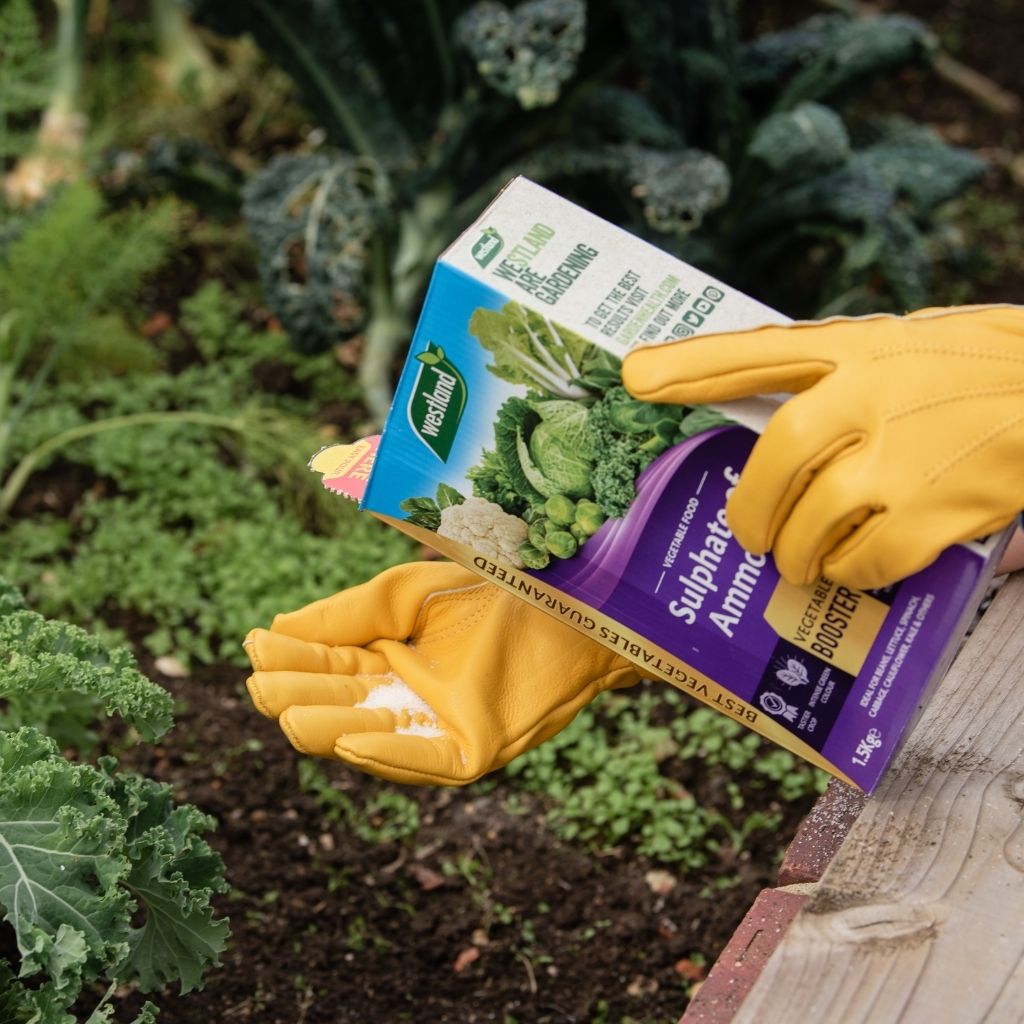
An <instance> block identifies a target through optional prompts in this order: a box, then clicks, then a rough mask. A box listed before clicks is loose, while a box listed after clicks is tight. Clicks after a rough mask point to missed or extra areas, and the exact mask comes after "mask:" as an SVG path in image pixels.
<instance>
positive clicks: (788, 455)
mask: <svg viewBox="0 0 1024 1024" xmlns="http://www.w3.org/2000/svg"><path fill="white" fill-rule="evenodd" d="M827 391H828V389H826V388H821V389H816V390H815V391H813V392H810V393H808V394H806V395H798V396H797V397H796V398H791V399H790V400H789V401H788V402H786V403H785V404H784V405H783V406H782V407H781V408H780V409H779V410H778V411H777V412H776V413H775V415H774V416H772V418H771V419H770V420H769V421H768V426H767V427H766V428H765V431H764V433H763V434H762V435H761V437H760V438H758V440H757V443H756V444H755V445H754V449H753V451H752V452H751V453H750V458H749V459H748V460H747V464H746V465H745V466H744V467H743V469H742V471H741V472H740V479H739V483H738V484H737V485H736V490H735V491H734V492H733V494H732V495H731V497H730V499H729V504H728V509H727V511H728V522H729V527H730V529H731V530H732V531H733V533H734V534H735V535H736V539H737V540H738V541H739V542H740V544H742V545H743V547H744V548H746V549H747V550H748V551H751V552H753V553H755V554H764V552H766V551H768V550H769V549H770V548H771V547H772V546H773V545H774V544H775V539H776V537H777V535H778V532H779V530H780V529H781V527H782V524H783V523H784V522H785V521H786V519H787V517H788V516H789V514H790V512H791V511H792V509H793V507H794V506H795V505H796V503H797V502H798V501H799V500H800V497H801V495H803V493H804V491H806V490H807V488H808V486H809V485H810V483H811V481H812V480H813V479H814V478H815V476H816V474H818V473H819V472H821V471H822V470H823V469H824V468H825V467H826V466H828V465H830V464H832V463H835V462H837V461H839V460H841V459H844V458H848V457H849V456H850V455H851V454H853V453H854V452H855V451H857V450H858V449H859V448H860V447H861V446H862V445H863V443H864V440H865V435H864V432H863V427H862V425H861V424H859V423H858V421H857V415H856V411H855V410H854V409H853V408H852V407H851V406H852V403H845V404H837V403H836V402H835V400H834V396H831V395H829V394H827V393H826V392H827Z"/></svg>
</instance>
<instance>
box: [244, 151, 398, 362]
mask: <svg viewBox="0 0 1024 1024" xmlns="http://www.w3.org/2000/svg"><path fill="white" fill-rule="evenodd" d="M389 198H390V186H389V183H388V180H387V178H386V176H385V175H384V173H383V171H382V170H381V169H380V167H379V166H378V165H377V164H375V163H374V162H373V161H370V160H366V159H361V158H358V157H354V156H351V155H350V154H345V153H338V154H334V155H328V154H326V153H314V154H309V155H299V154H284V155H281V156H278V157H276V158H275V159H274V160H272V161H271V162H270V163H269V164H268V165H267V166H266V167H265V168H263V170H261V171H260V172H259V173H257V174H256V175H255V176H254V177H253V178H252V179H251V180H250V181H249V182H248V184H247V185H246V187H245V190H244V204H243V210H244V212H245V216H246V220H247V221H248V224H249V230H250V231H251V233H252V236H253V238H254V239H255V241H256V246H257V249H258V250H259V263H260V278H261V280H262V282H263V288H264V293H265V295H266V297H267V302H268V303H269V304H270V307H271V309H273V311H274V312H275V313H276V314H277V316H278V317H280V319H281V322H282V323H283V324H284V326H285V328H286V329H287V331H288V333H289V334H290V335H291V337H292V340H293V342H294V343H295V345H296V346H297V347H298V348H299V349H300V350H301V351H304V352H313V351H317V350H319V349H323V348H326V347H328V346H329V345H330V344H331V343H332V342H334V341H337V340H340V339H341V338H344V337H347V336H349V335H351V334H353V333H355V331H356V330H358V329H359V328H360V327H361V326H362V324H363V322H364V320H365V317H366V306H365V296H364V279H365V272H366V265H367V261H368V260H369V253H370V244H371V239H373V237H374V236H375V234H376V233H378V232H379V231H381V230H383V229H384V227H385V225H386V222H387V208H388V207H387V204H388V202H389Z"/></svg>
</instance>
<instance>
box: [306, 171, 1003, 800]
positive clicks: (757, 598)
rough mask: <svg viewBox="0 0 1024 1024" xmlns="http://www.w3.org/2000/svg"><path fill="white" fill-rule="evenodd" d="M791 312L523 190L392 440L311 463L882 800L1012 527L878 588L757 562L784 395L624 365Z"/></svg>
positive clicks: (477, 237)
mask: <svg viewBox="0 0 1024 1024" xmlns="http://www.w3.org/2000/svg"><path fill="white" fill-rule="evenodd" d="M787 322H788V321H787V320H786V318H785V317H783V316H782V315H781V314H779V313H777V312H775V311H773V310H771V309H769V308H768V307H766V306H764V305H762V304H761V303H758V302H756V301H754V300H752V299H750V298H748V297H747V296H744V295H742V294H741V293H739V292H736V291H735V290H734V289H730V288H729V287H728V286H727V285H725V284H723V283H722V282H720V281H716V280H715V279H713V278H711V277H710V276H708V275H707V274H705V273H703V272H702V271H699V270H697V269H695V268H693V267H690V266H688V265H686V264H684V263H682V262H680V261H679V260H677V259H675V258H673V257H671V256H669V255H668V254H666V253H664V252H662V251H660V250H658V249H656V248H654V247H653V246H651V245H649V244H648V243H646V242H643V241H641V240H639V239H637V238H635V237H633V236H632V235H629V234H628V233H626V232H624V231H622V230H621V229H618V228H615V227H613V226H611V225H609V224H607V223H606V222H604V221H602V220H600V219H599V218H597V217H595V216H593V215H592V214H589V213H587V212H586V211H584V210H582V209H580V208H579V207H577V206H574V205H573V204H572V203H569V202H567V201H566V200H564V199H561V198H560V197H558V196H556V195H554V194H553V193H551V192H549V191H547V190H545V189H543V188H541V187H539V186H537V185H535V184H533V183H532V182H529V181H527V180H525V179H522V178H519V179H516V180H515V181H513V182H512V183H511V184H510V185H509V186H508V187H507V188H506V189H505V190H504V191H503V192H502V193H501V195H500V196H499V197H498V198H497V199H496V200H495V202H494V203H492V205H491V206H490V207H489V208H488V209H487V210H486V211H485V212H484V214H483V215H482V216H481V217H480V218H479V220H478V221H477V222H476V223H475V224H474V225H473V226H472V227H471V228H470V229H469V230H467V231H466V232H465V234H463V236H462V237H461V238H459V239H458V240H457V241H456V242H455V243H454V244H453V245H452V246H451V247H450V248H449V249H448V251H447V252H446V253H445V254H444V255H443V256H442V257H441V259H440V260H439V261H438V264H437V266H436V268H435V271H434V275H433V278H432V281H431V285H430V289H429V292H428V295H427V298H426V301H425V304H424V308H423V311H422V314H421V317H420V321H419V324H418V327H417V330H416V334H415V337H414V339H413V342H412V345H411V347H410V353H409V358H408V361H407V363H406V366H405V369H404V372H403V374H402V378H401V380H400V382H399V386H398V389H397V392H396V396H395V401H394V404H393V407H392V410H391V413H390V415H389V417H388V420H387V423H386V425H385V429H384V432H383V435H382V437H381V438H380V439H377V438H373V439H366V440H365V441H361V442H358V443H357V444H356V445H338V446H333V447H332V448H329V449H325V450H323V451H322V452H320V453H318V454H317V456H315V457H314V459H313V460H312V462H311V465H312V466H313V468H314V469H316V470H318V471H319V472H321V473H323V475H324V482H325V485H326V486H328V487H330V488H332V489H334V490H338V491H339V492H341V493H343V494H346V495H348V496H349V497H353V498H356V499H357V500H359V501H360V503H361V507H362V508H364V509H366V510H368V511H370V512H373V513H375V514H377V515H379V516H381V517H384V518H386V519H387V520H389V521H391V522H393V523H394V524H395V525H396V526H398V527H399V528H400V529H403V530H405V531H406V532H409V533H411V534H412V535H413V536H416V537H417V538H419V539H420V540H423V541H424V542H425V543H429V544H430V545H431V546H433V547H434V548H436V549H437V550H439V551H441V552H442V553H443V554H445V555H447V556H449V557H451V558H452V559H454V560H455V561H458V562H460V563H462V564H463V565H466V566H468V567H470V568H472V569H475V570H476V571H477V572H478V573H480V574H481V575H482V576H483V577H485V578H486V579H488V580H491V581H493V582H494V583H496V584H498V585H499V586H501V587H503V588H505V589H506V590H508V591H510V592H512V593H514V594H516V595H518V596H519V597H521V598H522V599H523V600H525V601H528V602H531V603H532V604H534V605H535V606H536V607H539V608H542V609H544V610H545V611H547V612H549V613H550V614H552V615H555V616H558V617H559V618H561V619H562V620H564V621H565V622H568V623H570V624H571V625H573V626H574V627H575V628H577V629H578V630H580V631H581V632H584V633H586V634H587V635H589V636H591V637H593V639H594V640H595V641H597V642H598V643H601V644H603V645H605V646H606V647H609V648H611V649H613V650H615V651H617V652H618V653H620V654H623V655H625V656H626V657H628V658H629V659H631V660H632V661H634V662H635V663H636V664H637V665H638V666H640V668H641V669H642V670H643V671H644V672H646V673H647V674H648V675H650V676H652V677H654V678H661V679H664V680H667V681H668V682H670V683H672V684H673V685H675V686H677V687H678V688H680V689H681V690H683V691H684V692H687V693H690V694H692V695H693V696H694V697H696V698H698V699H699V700H702V701H704V702H705V703H707V704H709V705H711V706H712V707H716V708H718V709H719V710H720V711H722V712H723V713H725V714H727V715H730V716H731V717H733V718H735V719H737V720H738V721H740V722H742V723H743V724H745V725H747V726H749V727H750V728H752V729H754V730H756V731H757V732H759V733H761V734H762V735H765V736H767V737H769V738H770V739H773V740H775V741H776V742H778V743H780V744H781V745H782V746H784V747H786V748H788V749H790V750H792V751H794V752H795V753H797V754H799V755H801V756H803V757H805V758H806V759H807V760H809V761H811V762H812V763H814V764H817V765H819V766H821V767H823V768H825V769H826V770H827V771H829V772H831V773H832V774H834V775H837V776H839V777H840V778H843V779H846V780H847V781H849V782H852V783H853V784H855V785H858V786H860V787H862V788H864V789H866V790H871V789H872V788H873V787H874V785H875V784H876V783H877V781H878V779H879V777H880V775H881V773H882V771H883V769H884V767H885V765H886V764H887V763H888V762H889V761H890V760H891V758H892V755H893V753H894V752H895V750H896V749H897V746H898V744H899V742H900V740H901V738H902V737H903V736H904V735H905V733H906V731H907V729H908V727H909V725H910V724H911V722H912V721H913V719H914V717H915V714H916V712H917V711H918V710H919V708H920V707H921V705H922V703H923V702H924V700H925V699H926V697H927V695H928V692H929V690H930V688H931V686H932V685H933V683H934V682H935V681H936V680H937V679H938V678H939V677H940V676H941V674H942V673H943V672H944V670H945V668H946V666H947V665H948V662H949V660H950V658H951V657H952V655H953V653H954V652H955V650H956V646H957V643H958V641H959V639H960V638H961V637H962V635H963V633H964V630H965V629H966V627H967V624H968V623H969V622H970V620H971V617H972V615H973V613H974V610H975V609H976V607H977V605H978V603H979V601H980V600H981V598H982V596H983V594H984V591H985V588H986V586H987V583H988V580H989V579H990V577H991V574H992V571H993V568H994V566H995V563H996V559H997V556H998V553H999V551H1000V550H1001V546H1002V544H1003V542H1004V540H1005V537H1004V535H998V536H993V537H990V538H988V539H986V540H985V541H983V542H978V543H972V544H963V545H957V546H955V547H952V548H949V549H948V550H946V551H945V552H944V553H943V554H942V555H941V556H940V557H939V558H938V560H937V561H936V562H934V563H933V564H932V565H931V566H929V567H928V568H926V569H924V570H923V571H921V572H919V573H917V574H916V575H914V576H912V577H910V578H908V579H906V580H903V581H901V582H899V583H897V584H895V585H893V586H889V587H885V588H883V589H879V590H872V591H862V590H855V589H852V588H848V587H844V586H840V585H838V584H837V583H836V582H835V581H833V580H830V579H828V578H826V577H824V576H822V577H820V578H818V579H817V580H815V581H814V582H812V583H810V584H809V585H807V586H802V587H800V586H794V585H791V584H789V583H787V582H786V581H785V580H783V579H782V578H781V577H780V575H779V573H778V571H777V569H776V567H775V565H774V563H773V561H772V558H771V556H770V555H755V554H751V553H748V552H746V551H745V550H744V549H743V548H742V547H741V546H740V545H739V543H738V542H737V541H736V540H735V538H734V537H733V535H732V532H731V531H730V529H729V526H728V522H727V520H726V515H725V505H726V501H727V499H728V497H729V495H730V493H731V491H732V489H733V488H734V487H735V486H736V483H737V481H738V479H739V474H740V471H741V470H742V469H743V466H744V463H745V461H746V459H747V456H748V455H749V453H750V450H751V448H752V447H753V444H754V441H755V440H756V439H757V432H758V431H759V430H761V429H763V426H764V424H765V423H766V422H767V418H768V416H769V415H770V413H771V412H772V411H774V409H775V408H776V403H774V402H772V401H771V400H769V399H757V400H747V401H744V402H735V403H729V404H728V405H723V406H719V407H715V408H712V407H710V406H706V407H687V406H680V405H659V404H652V403H649V402H644V401H639V400H637V399H634V398H632V397H630V395H629V394H628V393H627V392H626V390H625V389H624V387H623V386H622V378H621V361H622V357H623V356H624V355H625V354H626V353H627V352H628V351H629V350H630V349H631V348H633V347H635V346H636V345H640V344H645V343H647V344H656V343H658V342H662V341H667V340H670V339H677V338H683V337H688V336H691V335H696V334H703V333H712V332H724V331H735V330H741V329H744V328H750V327H754V326H759V325H762V324H770V323H775V324H784V323H787ZM378 445H379V447H378ZM421 724H422V723H421Z"/></svg>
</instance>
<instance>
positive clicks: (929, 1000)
mask: <svg viewBox="0 0 1024 1024" xmlns="http://www.w3.org/2000/svg"><path fill="white" fill-rule="evenodd" d="M794 1020H805V1021H814V1024H831V1022H835V1024H858V1022H861V1024H886V1022H899V1024H917V1022H920V1024H936V1022H938V1021H941V1022H945V1021H950V1022H952V1021H956V1022H957V1024H972V1022H979V1024H980V1022H983V1021H984V1022H986V1024H999V1022H1003V1021H1006V1022H1011V1021H1012V1022H1014V1024H1016V1022H1020V1021H1021V1020H1024V575H1018V576H1015V577H1013V578H1011V579H1010V580H1009V581H1008V582H1007V583H1006V584H1005V586H1004V587H1003V588H1002V590H1001V591H1000V592H999V594H998V595H997V596H996V598H995V600H994V601H993V603H992V606H991V608H989V610H988V611H987V612H986V614H985V615H984V617H983V618H982V620H981V622H980V624H979V626H978V628H977V630H976V631H975V632H974V634H973V635H972V636H971V637H970V638H969V640H968V641H967V643H966V644H965V645H964V648H963V649H962V650H961V652H960V654H959V656H958V657H957V659H956V661H955V662H954V664H953V666H952V668H951V669H950V671H949V672H948V674H947V675H946V677H945V678H944V679H943V680H942V681H941V683H940V684H939V686H938V688H937V690H936V693H935V696H934V697H933V698H932V700H931V702H930V703H929V705H928V707H927V708H926V710H925V712H924V714H923V715H922V717H921V720H920V721H919V723H918V725H917V727H916V728H915V730H914V731H913V733H912V734H911V736H910V738H909V740H908V741H907V744H906V746H905V747H904V749H903V751H902V752H901V753H900V754H899V755H898V756H897V758H896V760H895V762H894V763H893V765H892V766H891V767H890V769H889V771H888V772H887V773H886V776H885V778H884V779H883V780H882V782H881V783H880V785H879V787H878V789H877V790H876V791H875V793H874V795H873V796H872V797H871V798H870V799H869V800H868V801H867V803H866V805H865V808H864V810H863V812H862V813H861V814H860V816H859V818H858V819H857V821H856V822H855V823H854V825H853V827H852V829H851V830H850V833H849V835H848V836H847V838H846V841H845V842H844V844H843V845H842V847H841V848H840V850H839V852H838V854H837V855H836V856H835V858H834V859H833V861H832V862H831V864H830V865H829V867H828V869H827V870H826V871H825V874H824V875H823V877H822V879H821V881H820V882H819V883H818V885H817V886H816V888H815V890H814V892H813V893H812V894H811V895H810V896H809V897H808V899H807V901H806V903H805V904H804V905H803V908H802V909H801V910H800V912H799V914H798V915H797V916H796V918H795V919H794V921H793V923H792V924H791V925H790V926H789V928H788V929H787V930H786V933H785V936H784V938H783V939H782V942H781V944H780V945H779V946H778V948H777V949H776V950H775V952H774V954H773V955H772V956H771V958H770V960H769V961H768V963H767V964H766V966H765V967H764V970H763V971H762V972H761V973H760V976H759V978H758V980H757V982H756V983H755V985H754V987H753V989H752V991H751V992H750V994H749V996H748V997H747V999H746V1000H744V1002H743V1005H742V1006H741V1007H740V1009H739V1012H738V1013H737V1014H736V1016H735V1018H734V1022H735V1024H791V1022H792V1021H794Z"/></svg>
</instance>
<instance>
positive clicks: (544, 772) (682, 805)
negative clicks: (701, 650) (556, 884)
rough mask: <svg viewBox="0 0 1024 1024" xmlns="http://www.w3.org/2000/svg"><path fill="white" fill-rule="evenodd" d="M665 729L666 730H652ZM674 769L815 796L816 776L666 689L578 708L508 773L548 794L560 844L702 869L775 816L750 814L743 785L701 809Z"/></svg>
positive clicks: (730, 784) (786, 795) (785, 794)
mask: <svg viewBox="0 0 1024 1024" xmlns="http://www.w3.org/2000/svg"><path fill="white" fill-rule="evenodd" d="M662 721H667V722H668V724H659V723H660V722H662ZM680 761H699V762H700V766H701V770H705V769H714V768H717V769H725V770H727V772H728V774H729V775H730V776H732V775H734V776H735V777H737V778H740V777H742V778H743V779H744V780H745V784H746V785H748V786H751V785H752V786H755V787H758V788H764V787H768V786H771V787H773V788H774V787H777V788H778V792H779V798H780V799H782V800H798V799H802V798H804V797H806V796H809V795H810V794H812V793H815V792H819V791H820V790H821V789H822V788H823V786H824V782H825V776H824V774H823V773H821V772H818V771H816V770H815V769H812V768H811V767H810V766H808V765H805V764H803V763H802V762H800V761H798V760H797V759H796V758H795V757H793V755H791V754H789V753H788V752H786V751H779V750H775V749H774V748H770V747H769V746H768V745H767V744H766V743H765V742H764V741H763V740H761V739H760V738H759V737H758V736H756V735H754V734H753V733H750V732H749V731H748V730H746V729H744V728H743V727H742V726H741V725H739V724H738V723H736V722H734V721H732V720H731V719H728V718H726V717H725V716H724V715H721V714H719V713H718V712H715V711H713V710H711V709H709V708H704V707H693V706H692V705H691V704H688V703H686V702H684V698H683V697H682V696H681V695H680V694H678V693H676V692H675V691H673V690H669V689H666V688H661V689H655V688H653V687H651V688H646V687H643V688H639V689H637V690H634V691H631V692H629V693H622V694H610V695H606V696H605V697H603V698H599V699H598V700H597V701H595V702H594V703H593V704H591V705H590V706H589V707H588V708H585V709H584V710H583V711H582V712H581V713H580V714H579V715H578V716H577V718H576V720H575V721H574V722H573V723H572V724H571V725H570V726H569V727H568V728H567V729H565V730H563V731H562V732H561V733H560V734H559V735H557V736H556V737H554V738H553V739H551V740H549V741H548V742H547V743H545V744H543V745H542V746H540V747H538V748H536V749H535V750H532V751H530V752H529V753H527V754H526V755H524V756H523V757H521V758H519V759H518V760H517V761H514V762H513V763H512V764H511V765H509V766H508V768H506V776H507V778H509V780H510V782H511V785H512V787H513V790H512V792H513V793H514V792H515V789H516V788H520V789H524V790H527V791H529V792H531V793H535V794H538V795H543V796H545V797H546V798H547V799H548V800H549V801H550V804H551V809H550V811H549V813H548V820H549V823H550V825H551V827H552V828H553V830H554V831H555V833H556V834H557V835H558V836H560V837H561V838H563V839H568V840H573V841H576V842H581V843H583V844H585V845H587V846H590V847H595V848H598V849H607V848H610V847H614V846H618V845H621V844H626V845H628V846H629V847H631V848H635V849H636V850H637V852H639V853H641V854H644V855H646V856H648V857H651V858H653V859H655V860H658V861H662V862H665V863H679V864H683V865H685V866H686V867H690V868H700V867H703V866H705V865H706V864H708V863H709V861H710V860H712V859H713V857H714V855H715V854H716V852H717V851H718V850H719V849H720V848H721V847H722V846H723V845H728V846H729V847H731V848H732V850H733V851H735V852H738V851H740V850H742V849H743V848H744V847H745V846H747V845H748V844H749V841H750V838H751V837H752V836H754V835H755V834H758V833H761V832H764V831H771V830H772V829H774V828H775V827H777V825H778V822H779V818H780V815H778V814H776V813H766V812H763V811H749V810H747V809H746V807H745V803H746V801H745V800H744V797H743V791H742V790H741V788H740V786H739V785H738V784H737V783H736V782H735V781H734V780H733V779H731V778H727V779H726V781H725V783H724V785H725V791H726V794H727V796H728V803H729V806H728V807H727V808H725V809H712V808H707V807H703V806H701V805H700V804H699V803H698V802H697V800H696V798H695V797H694V795H693V794H692V793H690V792H689V791H688V790H687V789H686V788H685V787H684V786H683V785H682V784H681V783H680V782H678V781H677V780H676V779H674V778H672V776H671V775H670V774H669V770H670V766H671V764H673V763H678V762H680Z"/></svg>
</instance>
